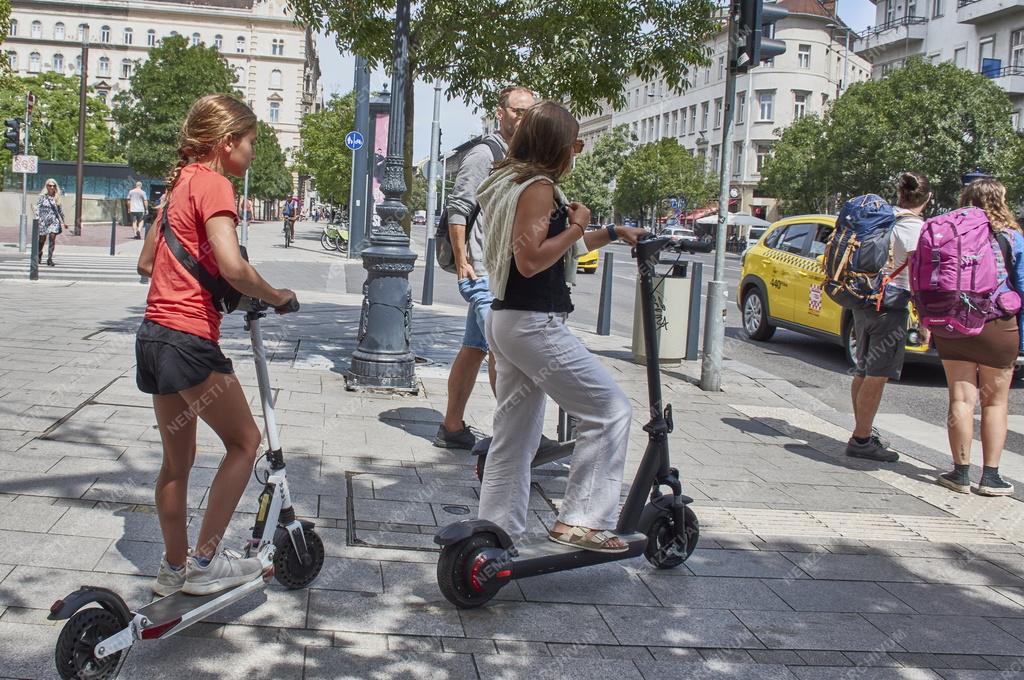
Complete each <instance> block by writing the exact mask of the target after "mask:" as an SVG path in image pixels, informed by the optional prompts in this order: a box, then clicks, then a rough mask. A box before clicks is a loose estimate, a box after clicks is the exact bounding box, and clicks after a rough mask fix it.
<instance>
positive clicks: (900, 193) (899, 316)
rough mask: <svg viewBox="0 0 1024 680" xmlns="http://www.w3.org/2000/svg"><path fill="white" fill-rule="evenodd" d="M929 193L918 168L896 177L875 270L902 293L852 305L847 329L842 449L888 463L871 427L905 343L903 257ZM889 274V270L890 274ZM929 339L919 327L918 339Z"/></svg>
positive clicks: (891, 455) (889, 453)
mask: <svg viewBox="0 0 1024 680" xmlns="http://www.w3.org/2000/svg"><path fill="white" fill-rule="evenodd" d="M931 198H932V190H931V185H930V184H929V182H928V178H926V177H925V176H924V175H922V174H921V173H919V172H904V173H903V174H901V175H900V176H899V177H898V178H897V180H896V208H897V209H896V211H895V213H896V222H895V224H894V225H893V228H892V232H891V234H890V236H889V252H890V253H891V255H890V260H889V264H888V266H887V268H886V270H884V271H883V272H880V274H881V275H882V276H883V277H885V278H884V279H883V280H884V281H887V282H888V283H887V284H886V285H888V286H892V287H893V288H894V289H899V290H900V291H904V292H905V295H895V294H893V295H890V294H888V293H887V292H886V291H883V297H885V298H890V299H902V300H904V302H903V303H901V305H900V306H899V307H898V308H885V307H880V308H878V309H874V308H861V307H857V308H854V310H853V333H854V336H855V337H856V340H857V357H856V359H857V366H856V368H855V369H854V372H853V383H852V384H851V386H850V396H851V399H852V401H853V415H854V419H855V421H856V424H855V426H854V429H853V433H852V436H851V437H850V441H849V442H847V445H846V455H848V456H854V457H856V458H866V459H868V460H874V461H878V462H882V463H894V462H896V461H897V460H899V457H900V456H899V454H898V453H896V452H895V451H893V450H891V449H889V447H888V445H887V444H886V443H885V442H884V441H883V440H882V439H881V438H880V437H879V435H878V433H877V430H875V428H874V422H875V415H876V414H877V413H878V406H879V404H880V403H881V402H882V392H883V391H884V390H885V384H886V383H887V382H888V381H889V380H899V379H900V373H901V372H902V370H903V355H904V353H905V352H906V345H907V321H908V317H909V314H910V309H909V307H908V306H907V304H906V302H905V300H908V299H909V298H910V276H909V274H908V272H907V262H908V259H909V257H910V255H911V254H912V253H913V252H914V250H915V249H916V248H917V240H918V238H919V237H920V236H921V226H922V225H923V224H924V220H923V219H922V217H921V216H922V215H923V214H924V210H925V208H926V207H928V203H929V201H931ZM893 274H895V275H894V276H893ZM928 340H929V336H928V330H927V329H926V328H922V338H921V341H922V342H923V343H927V342H928Z"/></svg>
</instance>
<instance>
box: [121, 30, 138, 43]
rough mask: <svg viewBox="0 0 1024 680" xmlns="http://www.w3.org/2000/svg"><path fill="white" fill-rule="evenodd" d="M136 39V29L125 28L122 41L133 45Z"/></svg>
mask: <svg viewBox="0 0 1024 680" xmlns="http://www.w3.org/2000/svg"><path fill="white" fill-rule="evenodd" d="M134 41H135V31H133V30H132V29H131V28H125V29H124V31H122V33H121V42H123V43H124V44H125V45H131V44H132V43H133V42H134Z"/></svg>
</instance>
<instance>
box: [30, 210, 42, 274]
mask: <svg viewBox="0 0 1024 680" xmlns="http://www.w3.org/2000/svg"><path fill="white" fill-rule="evenodd" d="M39 255H40V253H39V220H38V219H37V218H34V219H33V220H32V244H31V247H30V248H29V264H28V280H29V281H38V280H39Z"/></svg>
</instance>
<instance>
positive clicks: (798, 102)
mask: <svg viewBox="0 0 1024 680" xmlns="http://www.w3.org/2000/svg"><path fill="white" fill-rule="evenodd" d="M806 115H807V93H806V92H794V93H793V118H803V117H804V116H806Z"/></svg>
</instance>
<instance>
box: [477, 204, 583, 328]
mask: <svg viewBox="0 0 1024 680" xmlns="http://www.w3.org/2000/svg"><path fill="white" fill-rule="evenodd" d="M568 221H569V211H568V209H567V207H566V206H564V205H560V206H558V208H557V209H556V210H555V214H554V215H553V216H552V217H551V220H550V221H549V222H548V236H547V237H548V238H553V237H555V236H558V235H559V234H561V233H562V232H563V231H565V229H566V226H567V224H568ZM511 265H512V266H511V267H509V272H508V282H507V283H506V284H505V298H504V299H503V300H494V302H493V303H492V304H491V309H518V310H521V311H526V312H546V313H552V312H556V313H564V314H568V313H569V312H571V311H572V310H573V306H572V299H571V298H570V297H569V286H568V285H566V283H565V259H564V258H562V257H560V258H558V260H557V261H556V262H555V263H554V264H553V265H551V266H550V267H548V268H547V269H545V270H544V271H542V272H538V273H537V274H534V275H533V276H531V277H530V278H527V277H525V276H523V274H522V272H520V271H519V267H517V266H516V259H515V257H513V258H512V263H511Z"/></svg>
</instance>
